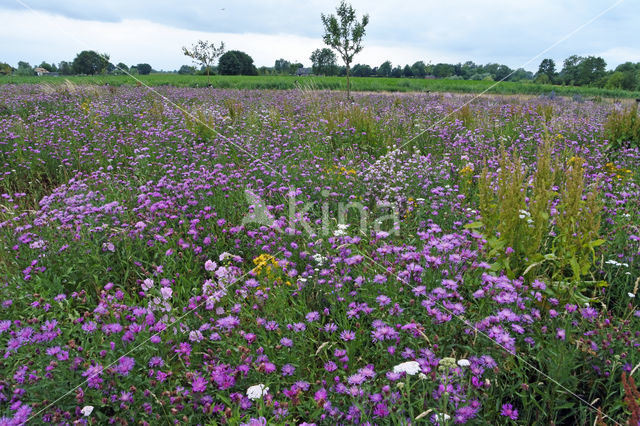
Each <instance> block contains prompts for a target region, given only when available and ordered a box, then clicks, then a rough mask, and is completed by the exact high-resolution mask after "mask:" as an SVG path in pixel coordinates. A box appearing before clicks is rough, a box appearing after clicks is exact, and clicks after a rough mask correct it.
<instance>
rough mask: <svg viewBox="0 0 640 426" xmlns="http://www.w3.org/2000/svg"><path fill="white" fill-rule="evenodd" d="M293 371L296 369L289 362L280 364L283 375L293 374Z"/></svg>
mask: <svg viewBox="0 0 640 426" xmlns="http://www.w3.org/2000/svg"><path fill="white" fill-rule="evenodd" d="M295 371H296V368H295V367H294V366H293V365H291V364H285V365H283V366H282V375H283V376H293V373H295Z"/></svg>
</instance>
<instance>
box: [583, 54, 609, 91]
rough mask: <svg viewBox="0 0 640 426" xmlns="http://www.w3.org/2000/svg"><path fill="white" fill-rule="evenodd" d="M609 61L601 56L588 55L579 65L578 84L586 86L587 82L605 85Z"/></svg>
mask: <svg viewBox="0 0 640 426" xmlns="http://www.w3.org/2000/svg"><path fill="white" fill-rule="evenodd" d="M606 67H607V63H606V62H605V60H604V59H602V58H601V57H599V56H587V57H586V58H583V60H582V61H581V62H580V64H579V65H578V80H577V84H578V85H580V86H584V85H587V84H598V83H600V85H604V78H605V76H606Z"/></svg>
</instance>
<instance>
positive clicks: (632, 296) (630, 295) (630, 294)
mask: <svg viewBox="0 0 640 426" xmlns="http://www.w3.org/2000/svg"><path fill="white" fill-rule="evenodd" d="M627 295H628V296H629V297H630V298H632V299H633V298H634V297H636V295H635V294H633V293H627Z"/></svg>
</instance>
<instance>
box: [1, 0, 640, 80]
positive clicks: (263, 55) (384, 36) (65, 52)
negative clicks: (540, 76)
mask: <svg viewBox="0 0 640 426" xmlns="http://www.w3.org/2000/svg"><path fill="white" fill-rule="evenodd" d="M617 3H619V4H617ZM337 4H338V1H337V0H334V1H319V0H308V1H306V0H295V1H294V0H234V1H226V0H181V1H168V0H153V1H151V0H127V1H124V0H108V1H107V0H103V1H93V0H89V1H86V0H68V1H54V0H0V40H2V41H1V42H0V43H1V44H0V62H8V63H10V64H11V65H13V66H16V65H17V62H18V61H20V60H24V61H28V62H29V63H31V64H32V65H36V64H39V63H40V62H42V61H43V60H45V61H47V62H55V63H58V62H60V61H61V60H73V58H74V57H75V55H76V53H78V52H79V51H81V50H96V51H98V52H103V53H108V54H109V55H110V56H111V62H113V63H118V62H124V63H126V64H128V65H132V64H137V63H142V62H146V63H149V64H151V65H152V66H153V67H154V68H155V69H164V70H174V69H177V68H179V67H180V66H181V65H183V64H190V59H189V58H187V57H185V56H183V55H182V53H181V47H182V46H187V45H190V44H192V43H193V42H195V41H197V40H198V39H206V40H209V41H214V42H216V43H219V42H220V41H224V43H225V46H226V48H227V50H232V49H233V50H242V51H244V52H246V53H248V54H249V55H251V57H253V59H254V63H255V64H256V65H257V66H262V65H266V66H273V63H274V61H275V60H276V59H278V58H284V59H287V60H289V61H299V62H302V63H303V64H304V65H305V66H310V60H309V56H310V55H311V52H312V51H313V50H314V49H316V48H320V47H323V43H322V33H323V28H322V23H321V21H320V14H321V13H325V14H327V13H335V7H336V6H337ZM351 4H352V5H353V7H354V8H355V9H356V11H357V12H358V16H361V15H362V14H363V13H368V14H369V16H370V23H369V25H368V26H367V28H366V36H365V41H364V50H363V51H362V52H361V53H360V54H358V55H357V56H356V58H355V63H366V64H369V65H371V66H377V65H379V64H381V63H382V62H384V61H385V60H391V61H392V63H393V64H394V65H402V66H404V64H412V63H414V62H415V61H418V60H422V61H424V62H425V63H429V62H431V63H434V64H435V63H438V62H449V63H455V62H464V61H467V60H472V61H474V62H476V63H482V64H484V63H488V62H498V63H502V64H506V65H509V66H510V67H512V68H518V67H524V68H526V69H528V70H532V71H535V70H537V67H538V64H539V63H540V61H541V60H542V59H543V58H552V59H554V60H555V61H556V63H557V66H558V68H561V66H562V61H563V60H564V58H566V57H567V56H570V55H572V54H578V55H583V56H586V55H596V56H602V57H603V58H604V59H605V60H606V61H607V67H608V68H614V67H615V66H616V65H618V64H620V63H622V62H625V61H633V62H640V0H622V1H621V0H485V1H473V0H448V1H442V0H420V1H410V0H405V1H399V2H396V1H393V0H385V1H378V0H353V1H352V2H351ZM616 4H617V5H616ZM613 5H616V7H614V8H613V9H612V10H610V11H608V12H606V13H604V14H603V15H602V16H600V17H599V18H597V19H596V20H595V21H594V22H592V23H591V24H589V25H587V26H585V27H584V28H582V29H581V30H580V31H578V32H577V33H575V34H574V35H572V36H570V37H569V38H568V39H566V40H564V41H562V42H561V43H559V44H558V45H557V46H555V47H553V48H552V49H551V50H550V51H548V52H547V53H544V54H542V55H541V56H538V55H539V54H540V53H541V52H542V51H544V50H545V49H548V48H549V47H551V46H552V45H554V44H555V43H557V42H558V41H559V40H561V39H563V38H565V37H566V36H568V35H569V34H571V33H572V32H574V31H575V30H576V29H578V28H579V27H581V26H582V25H584V24H585V23H587V22H588V21H590V20H592V19H593V18H594V17H596V16H598V15H599V14H601V13H602V12H603V11H604V10H606V9H608V8H610V7H611V6H613Z"/></svg>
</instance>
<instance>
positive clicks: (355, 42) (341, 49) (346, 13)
mask: <svg viewBox="0 0 640 426" xmlns="http://www.w3.org/2000/svg"><path fill="white" fill-rule="evenodd" d="M336 14H337V17H336V16H334V15H328V16H325V14H324V13H323V14H321V15H320V18H321V19H322V24H323V25H324V36H323V40H324V43H325V44H326V45H327V46H329V47H331V48H332V49H334V50H336V51H337V52H338V54H339V55H340V57H341V58H342V61H343V62H344V65H345V69H346V74H347V99H350V98H351V83H350V81H349V75H350V66H351V62H352V61H353V57H354V56H355V55H356V54H357V53H359V52H360V51H361V50H362V38H363V37H364V34H365V27H366V26H367V24H368V23H369V15H364V16H363V17H362V21H361V22H359V21H358V19H357V17H356V11H355V10H353V8H352V7H351V5H349V4H347V3H346V2H345V1H344V0H342V1H341V2H340V6H338V8H337V9H336Z"/></svg>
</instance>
